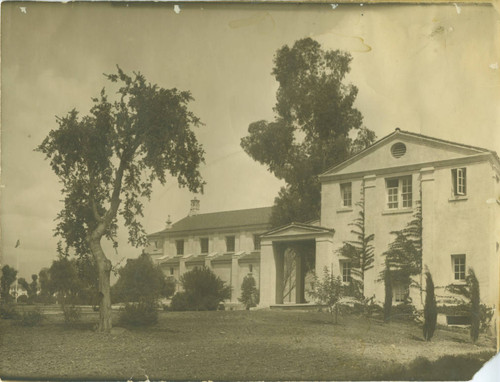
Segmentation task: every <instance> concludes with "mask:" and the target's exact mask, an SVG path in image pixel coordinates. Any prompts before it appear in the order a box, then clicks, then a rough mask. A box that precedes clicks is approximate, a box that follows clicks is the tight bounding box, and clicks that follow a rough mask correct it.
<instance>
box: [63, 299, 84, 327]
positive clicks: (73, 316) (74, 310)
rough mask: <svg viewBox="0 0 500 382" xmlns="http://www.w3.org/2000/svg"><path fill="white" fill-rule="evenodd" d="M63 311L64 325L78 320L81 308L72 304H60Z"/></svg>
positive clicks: (80, 315) (72, 323)
mask: <svg viewBox="0 0 500 382" xmlns="http://www.w3.org/2000/svg"><path fill="white" fill-rule="evenodd" d="M61 309H62V311H63V316H64V322H65V323H66V325H74V324H76V323H77V322H78V321H80V319H81V317H82V310H81V309H80V308H78V307H76V306H74V305H64V304H63V305H61Z"/></svg>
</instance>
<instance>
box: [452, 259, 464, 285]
mask: <svg viewBox="0 0 500 382" xmlns="http://www.w3.org/2000/svg"><path fill="white" fill-rule="evenodd" d="M451 262H452V264H453V279H454V280H455V281H465V255H451Z"/></svg>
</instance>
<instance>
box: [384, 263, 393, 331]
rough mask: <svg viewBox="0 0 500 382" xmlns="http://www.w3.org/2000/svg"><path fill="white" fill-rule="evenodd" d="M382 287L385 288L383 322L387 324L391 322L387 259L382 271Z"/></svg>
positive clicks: (389, 277) (390, 279)
mask: <svg viewBox="0 0 500 382" xmlns="http://www.w3.org/2000/svg"><path fill="white" fill-rule="evenodd" d="M384 287H385V288H384V289H385V300H384V321H385V322H389V321H390V320H391V310H392V274H391V266H390V264H389V262H388V261H387V259H386V261H385V270H384Z"/></svg>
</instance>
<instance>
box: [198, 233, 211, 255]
mask: <svg viewBox="0 0 500 382" xmlns="http://www.w3.org/2000/svg"><path fill="white" fill-rule="evenodd" d="M203 243H206V251H203V249H204V248H203V247H204V245H203ZM209 250H210V240H209V238H208V237H200V253H201V254H207V253H208V252H209Z"/></svg>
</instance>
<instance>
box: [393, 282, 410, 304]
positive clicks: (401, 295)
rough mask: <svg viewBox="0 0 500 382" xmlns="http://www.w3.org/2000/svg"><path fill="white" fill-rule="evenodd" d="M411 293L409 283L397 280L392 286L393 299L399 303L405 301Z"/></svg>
mask: <svg viewBox="0 0 500 382" xmlns="http://www.w3.org/2000/svg"><path fill="white" fill-rule="evenodd" d="M408 293H409V288H408V285H404V284H403V283H401V282H395V283H394V286H393V288H392V301H393V302H395V303H398V304H401V303H404V302H405V297H406V296H407V295H408Z"/></svg>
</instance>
